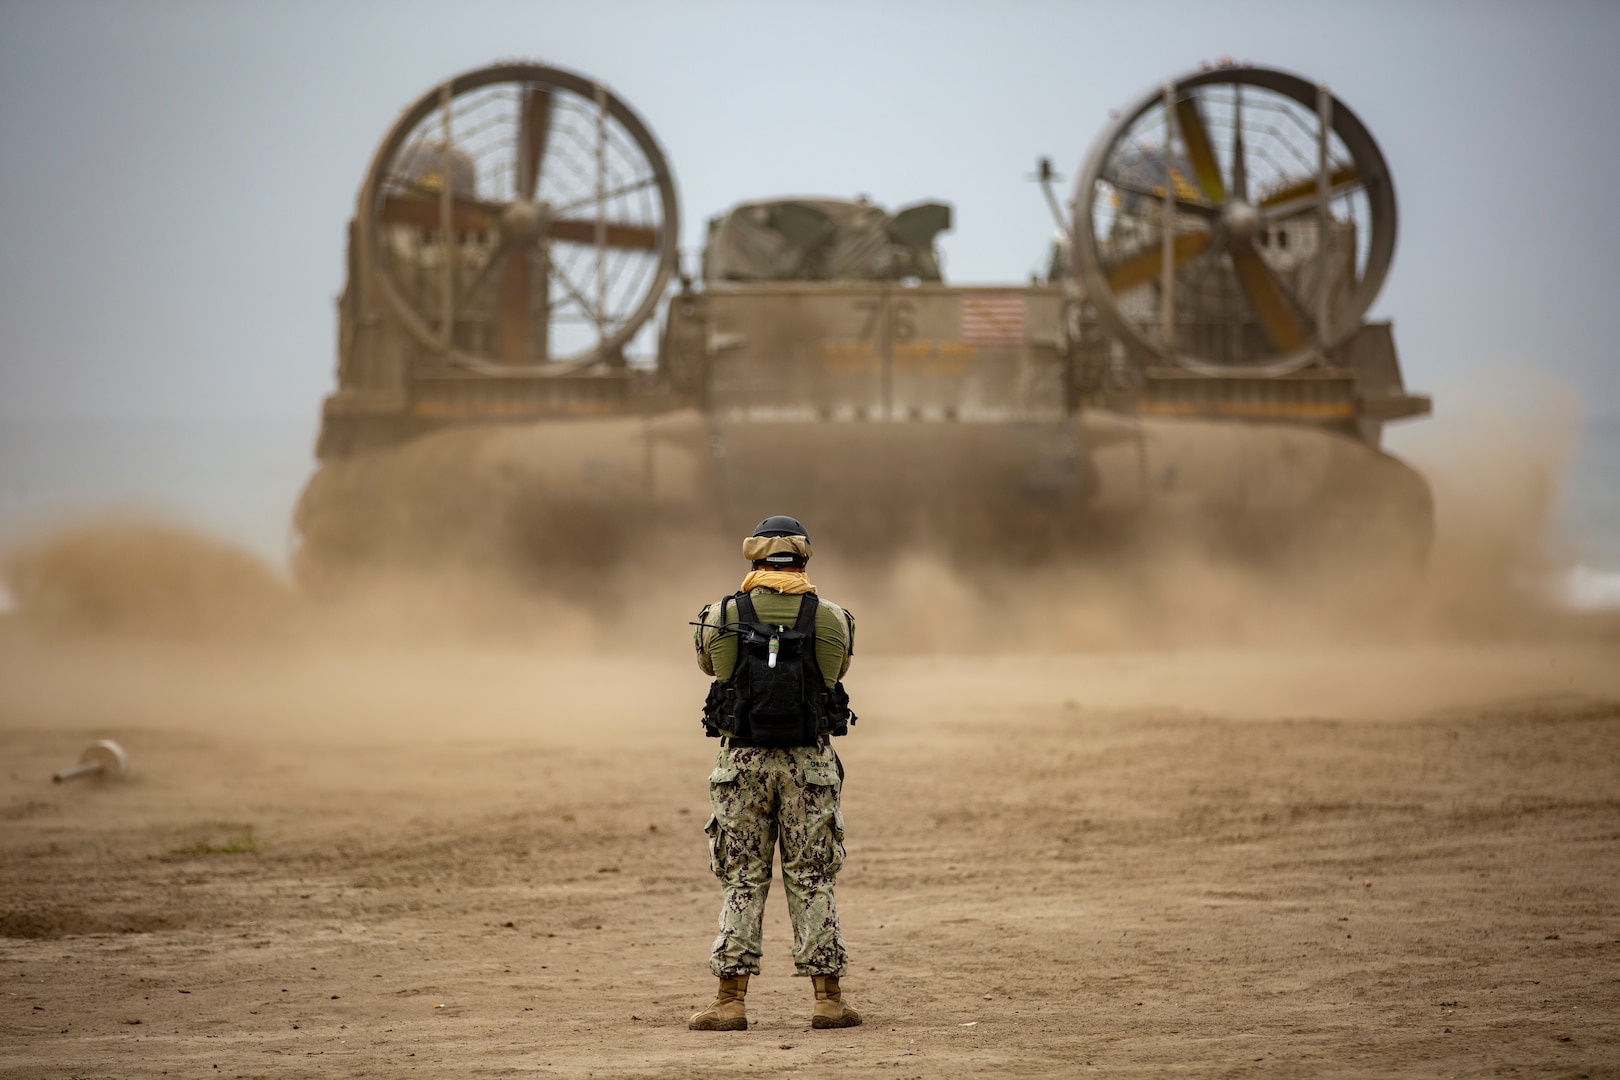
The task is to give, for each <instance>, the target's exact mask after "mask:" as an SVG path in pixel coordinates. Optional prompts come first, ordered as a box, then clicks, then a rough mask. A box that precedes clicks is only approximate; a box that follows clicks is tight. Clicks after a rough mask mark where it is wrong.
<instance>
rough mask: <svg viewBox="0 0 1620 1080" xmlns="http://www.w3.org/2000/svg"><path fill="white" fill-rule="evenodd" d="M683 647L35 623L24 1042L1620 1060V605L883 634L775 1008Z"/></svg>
mask: <svg viewBox="0 0 1620 1080" xmlns="http://www.w3.org/2000/svg"><path fill="white" fill-rule="evenodd" d="M683 649H684V646H683V645H682V644H681V643H680V641H679V640H678V637H673V639H672V641H671V643H670V647H669V648H667V649H665V650H662V651H658V650H653V651H652V652H651V653H649V654H647V655H639V654H638V655H614V654H613V653H611V652H605V651H602V650H599V649H596V648H592V649H589V650H579V649H576V650H574V651H569V650H568V649H566V648H564V647H562V646H560V645H558V644H557V643H555V642H553V643H552V644H550V645H544V646H537V645H522V646H519V645H515V644H509V645H499V644H492V643H488V642H485V643H481V644H477V645H472V644H465V643H464V644H461V645H447V644H444V643H442V642H426V643H421V644H418V645H414V646H407V645H395V646H390V647H388V648H367V647H363V646H358V645H355V646H351V647H348V648H344V649H334V648H330V647H322V646H319V645H318V644H315V643H282V644H278V645H266V644H264V643H262V642H260V643H251V644H243V643H240V642H230V641H225V642H200V641H197V640H180V641H177V640H173V639H150V640H132V639H129V638H127V637H105V636H103V637H70V638H64V637H61V636H59V635H56V636H53V635H42V634H35V633H26V632H23V631H21V630H19V629H17V628H15V627H13V628H10V629H9V630H8V631H7V632H6V634H5V636H4V638H3V639H0V762H3V765H0V871H3V872H0V880H3V881H4V888H3V898H0V986H3V987H4V990H5V995H4V998H3V999H0V1074H3V1075H6V1076H28V1077H35V1076H81V1077H102V1076H119V1077H127V1076H160V1075H187V1074H189V1075H197V1074H205V1075H220V1076H303V1075H316V1074H324V1075H331V1074H337V1075H380V1076H394V1075H404V1074H410V1073H418V1074H422V1075H457V1076H494V1075H503V1076H504V1075H542V1076H548V1075H557V1076H581V1075H602V1076H671V1077H674V1076H692V1075H712V1076H733V1075H735V1076H741V1075H754V1074H761V1073H770V1074H778V1073H780V1074H795V1073H798V1072H801V1071H802V1072H803V1073H805V1074H809V1073H812V1072H819V1073H827V1072H829V1071H836V1072H837V1073H838V1074H839V1075H854V1076H883V1077H925V1076H940V1075H952V1076H990V1075H1006V1074H1013V1075H1052V1074H1057V1075H1073V1074H1084V1073H1095V1074H1097V1075H1121V1074H1132V1075H1164V1074H1183V1075H1236V1074H1246V1073H1259V1074H1264V1075H1297V1076H1306V1075H1309V1076H1367V1075H1387V1076H1413V1075H1446V1076H1455V1075H1503V1074H1511V1075H1523V1076H1533V1075H1551V1076H1583V1075H1584V1076H1614V1075H1620V1020H1617V1019H1616V1018H1617V1017H1620V979H1617V973H1620V909H1617V907H1616V905H1615V902H1614V896H1615V892H1614V890H1615V882H1616V879H1617V871H1620V826H1617V822H1620V813H1617V811H1620V792H1617V789H1616V779H1617V778H1620V664H1617V663H1616V662H1615V660H1616V657H1617V655H1620V651H1617V649H1616V648H1615V642H1614V641H1613V640H1612V639H1598V640H1593V639H1592V638H1591V637H1590V635H1588V636H1587V637H1586V639H1585V640H1581V639H1578V638H1572V639H1570V640H1566V641H1544V642H1541V643H1527V642H1523V641H1507V642H1496V643H1478V642H1474V643H1469V644H1466V645H1435V644H1430V645H1425V646H1414V645H1411V644H1397V645H1393V646H1391V645H1378V644H1364V645H1361V646H1358V647H1354V648H1348V647H1333V648H1322V647H1298V648H1285V647H1272V648H1268V649H1256V648H1246V649H1219V648H1209V647H1205V648H1183V649H1178V650H1175V651H1157V650H1145V649H1117V650H1112V651H1102V652H1093V653H1085V654H1052V655H1030V654H1024V655H992V656H982V655H981V656H972V655H961V654H950V653H942V652H936V653H934V654H932V655H913V656H906V655H882V654H881V651H880V654H879V655H875V656H870V657H863V658H860V659H858V662H857V665H856V667H855V669H854V671H853V672H852V674H851V677H850V680H849V685H850V688H851V691H852V693H853V694H854V696H855V701H856V706H857V709H858V711H859V712H860V714H861V720H860V723H859V724H858V726H857V728H856V731H855V733H854V734H853V735H851V736H850V737H849V738H847V739H845V740H842V742H841V745H840V747H839V749H840V753H841V754H842V755H843V758H844V761H845V763H846V765H847V767H848V773H849V776H848V781H847V786H846V790H845V811H846V817H847V821H848V825H849V835H848V847H849V859H848V863H847V866H846V869H845V872H844V874H843V876H842V879H841V881H840V883H839V891H838V899H839V903H840V907H841V909H842V912H843V920H844V928H845V934H846V937H847V939H848V943H849V948H850V953H851V957H852V967H851V970H850V972H849V974H848V975H847V976H846V978H845V980H844V985H845V988H846V992H847V994H848V996H849V998H850V1000H851V1001H852V1002H854V1003H855V1004H856V1005H857V1006H858V1007H859V1008H860V1009H861V1010H862V1012H863V1013H864V1015H865V1017H866V1022H865V1024H864V1025H863V1026H861V1027H860V1028H856V1029H850V1030H843V1031H812V1030H810V1029H809V1026H808V1014H809V1007H808V1006H809V997H810V994H809V987H808V985H807V983H806V981H805V980H802V979H796V978H793V977H792V975H791V964H790V963H789V961H788V959H787V953H788V943H789V936H788V935H789V931H788V926H787V920H786V911H785V905H784V903H783V901H782V899H781V894H780V886H779V885H778V887H777V889H776V890H774V891H773V893H772V896H771V900H770V907H769V913H768V919H767V931H766V958H765V972H764V974H763V975H762V976H761V977H759V978H757V979H756V980H754V983H753V986H752V988H751V991H750V996H749V1013H750V1018H751V1021H752V1027H751V1029H750V1030H749V1031H748V1032H746V1033H711V1032H692V1031H688V1030H686V1027H685V1023H686V1018H687V1017H688V1015H689V1014H690V1013H691V1012H693V1011H695V1010H696V1009H698V1008H701V1007H703V1006H704V1005H706V1004H707V1002H708V1000H709V998H710V997H711V996H712V990H713V983H712V980H711V978H710V976H709V975H708V973H707V970H706V959H707V951H708V945H709V941H710V939H711V938H712V936H713V932H714V924H715V917H716V914H717V911H718V889H717V885H716V883H715V881H714V880H713V878H712V877H710V876H709V874H708V869H707V858H706V851H705V847H704V838H703V835H702V832H701V827H702V824H703V821H704V818H705V815H706V813H707V793H706V783H705V780H706V775H707V772H708V769H709V767H710V765H709V763H710V761H711V759H712V755H713V752H714V748H715V744H714V743H713V742H710V741H708V740H705V739H704V738H703V737H702V735H701V733H700V731H699V729H698V725H697V721H696V713H697V706H698V703H699V701H700V700H701V697H702V690H703V685H704V684H703V679H702V676H701V675H700V674H699V673H698V671H697V670H696V668H695V667H690V668H689V667H688V666H687V661H686V657H685V656H684V655H682V650H683ZM102 737H113V738H116V739H118V740H120V741H121V742H122V743H123V745H124V746H125V747H126V748H127V749H128V751H129V753H130V757H131V761H132V765H133V772H132V775H131V776H130V778H129V779H128V780H127V781H125V782H123V783H119V784H113V783H101V784H98V783H94V782H89V783H86V782H76V783H73V784H67V785H58V786H53V785H52V784H51V783H50V782H49V779H48V778H49V775H50V773H51V772H52V770H54V769H57V768H60V767H62V766H64V765H66V764H68V763H70V762H71V761H72V760H73V759H74V758H75V756H76V755H77V752H78V749H79V747H80V746H81V745H82V744H83V743H85V742H87V741H88V740H90V739H92V738H102Z"/></svg>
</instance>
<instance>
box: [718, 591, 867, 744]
mask: <svg viewBox="0 0 1620 1080" xmlns="http://www.w3.org/2000/svg"><path fill="white" fill-rule="evenodd" d="M728 604H735V605H736V608H737V621H736V622H735V623H727V624H726V628H725V630H724V631H723V632H725V633H733V634H736V635H737V665H736V667H735V668H733V669H732V672H731V678H729V679H727V680H726V681H725V682H721V681H719V680H718V679H717V680H715V682H714V684H713V685H712V686H710V687H709V699H708V701H706V702H704V706H703V727H704V730H705V732H706V733H707V734H709V735H711V736H712V735H725V736H728V737H729V738H730V739H731V741H732V743H733V744H734V745H741V746H814V745H816V744H817V743H818V742H820V741H821V740H822V739H823V738H826V737H827V736H829V735H843V734H845V733H847V732H848V731H849V724H850V723H852V722H853V721H854V719H855V717H854V715H853V714H852V713H851V712H850V711H849V695H848V694H847V693H845V692H844V687H843V684H842V683H839V684H835V685H834V686H833V688H832V689H831V690H829V689H828V688H827V683H826V680H825V679H824V678H823V677H822V674H821V664H820V663H819V662H818V661H817V660H816V609H817V608H819V607H820V606H821V604H820V601H819V600H817V599H816V594H815V593H804V594H803V599H802V600H801V601H800V602H799V616H798V618H797V619H795V620H794V622H793V625H792V626H780V625H774V624H771V623H762V622H760V621H759V615H758V614H757V613H756V612H755V611H754V602H753V600H752V599H751V598H750V597H749V595H748V594H747V593H745V592H740V593H737V594H736V595H734V596H732V597H731V598H730V599H728V600H726V601H723V602H722V607H721V613H720V618H721V620H722V621H724V619H725V605H728Z"/></svg>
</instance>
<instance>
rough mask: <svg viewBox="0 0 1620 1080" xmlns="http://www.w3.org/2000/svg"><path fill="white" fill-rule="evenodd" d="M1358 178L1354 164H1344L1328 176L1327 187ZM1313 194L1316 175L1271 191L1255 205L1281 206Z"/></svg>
mask: <svg viewBox="0 0 1620 1080" xmlns="http://www.w3.org/2000/svg"><path fill="white" fill-rule="evenodd" d="M1359 179H1361V175H1360V174H1359V173H1357V172H1356V167H1355V166H1354V165H1346V166H1345V167H1344V168H1342V169H1339V170H1338V171H1336V172H1334V173H1331V174H1330V175H1329V176H1328V188H1329V190H1331V189H1333V188H1336V187H1339V186H1341V185H1343V184H1351V183H1354V182H1355V181H1357V180H1359ZM1315 194H1316V177H1314V176H1313V177H1311V178H1310V179H1309V180H1301V181H1300V182H1299V183H1297V184H1289V185H1288V186H1287V187H1285V188H1283V189H1282V190H1281V191H1273V192H1272V193H1271V194H1270V195H1267V196H1266V197H1265V198H1263V199H1261V200H1260V201H1259V202H1258V203H1256V204H1255V205H1256V206H1259V207H1260V208H1262V209H1264V208H1266V207H1270V206H1281V205H1282V204H1283V203H1288V202H1293V201H1294V200H1296V199H1308V198H1310V197H1311V196H1313V195H1315Z"/></svg>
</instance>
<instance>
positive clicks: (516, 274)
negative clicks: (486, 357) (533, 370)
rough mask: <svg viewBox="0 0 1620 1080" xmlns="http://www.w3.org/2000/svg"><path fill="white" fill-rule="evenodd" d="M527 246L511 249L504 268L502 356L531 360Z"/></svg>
mask: <svg viewBox="0 0 1620 1080" xmlns="http://www.w3.org/2000/svg"><path fill="white" fill-rule="evenodd" d="M530 269H531V268H530V266H529V251H528V249H527V248H525V249H522V250H518V251H508V252H507V253H506V257H505V265H504V266H503V267H502V269H501V307H500V311H501V321H500V345H501V360H502V361H504V362H505V363H508V364H527V363H530V362H531V360H532V357H533V352H534V326H533V324H532V323H531V322H530V319H529V303H530V300H531V299H532V297H531V296H530V288H531V277H530Z"/></svg>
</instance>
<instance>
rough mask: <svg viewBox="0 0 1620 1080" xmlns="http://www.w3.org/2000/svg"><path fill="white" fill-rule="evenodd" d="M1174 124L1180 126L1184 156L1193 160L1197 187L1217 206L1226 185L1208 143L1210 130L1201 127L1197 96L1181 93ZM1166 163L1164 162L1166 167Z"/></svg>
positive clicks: (1223, 194) (1201, 115)
mask: <svg viewBox="0 0 1620 1080" xmlns="http://www.w3.org/2000/svg"><path fill="white" fill-rule="evenodd" d="M1176 126H1178V127H1179V128H1181V141H1182V142H1183V143H1185V144H1186V146H1187V160H1188V161H1189V162H1190V163H1191V164H1192V167H1193V176H1195V177H1196V178H1197V179H1198V187H1199V190H1201V191H1202V192H1203V193H1204V197H1205V198H1206V199H1208V200H1209V201H1210V202H1212V203H1214V204H1215V205H1216V206H1219V205H1220V204H1222V203H1224V202H1225V201H1226V185H1225V184H1223V183H1222V182H1221V166H1220V163H1219V162H1218V161H1216V160H1215V148H1214V147H1212V146H1211V145H1210V143H1209V131H1208V129H1206V128H1205V127H1204V117H1203V114H1201V113H1200V112H1199V111H1198V100H1197V99H1196V98H1192V97H1184V98H1181V99H1180V100H1178V101H1177V102H1176ZM1169 165H1170V163H1169V162H1168V161H1167V162H1165V167H1166V169H1168V168H1169Z"/></svg>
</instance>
